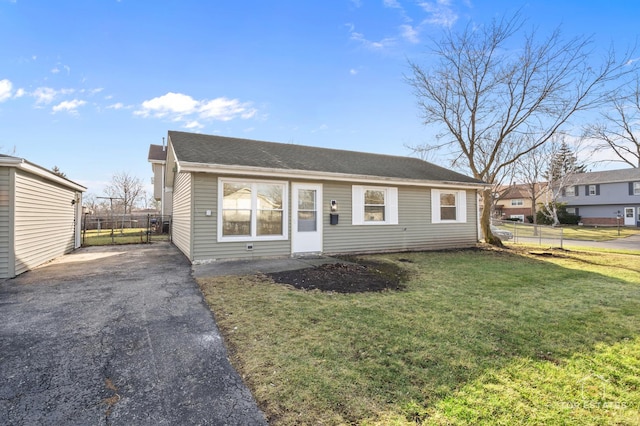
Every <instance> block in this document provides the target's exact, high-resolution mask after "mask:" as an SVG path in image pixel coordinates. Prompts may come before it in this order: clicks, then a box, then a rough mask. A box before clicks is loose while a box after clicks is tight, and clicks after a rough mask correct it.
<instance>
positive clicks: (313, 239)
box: [291, 183, 322, 254]
mask: <svg viewBox="0 0 640 426" xmlns="http://www.w3.org/2000/svg"><path fill="white" fill-rule="evenodd" d="M292 192H293V202H292V203H291V204H292V206H293V207H292V211H291V222H292V223H291V230H292V232H291V252H292V253H293V254H304V253H320V252H322V185H320V184H308V183H294V184H293V185H292Z"/></svg>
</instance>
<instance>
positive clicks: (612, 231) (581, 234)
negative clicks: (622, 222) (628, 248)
mask: <svg viewBox="0 0 640 426" xmlns="http://www.w3.org/2000/svg"><path fill="white" fill-rule="evenodd" d="M562 229H563V237H564V238H566V239H569V240H588V241H608V240H614V239H616V238H624V237H628V236H630V235H636V234H640V228H637V227H634V228H631V227H624V226H621V227H620V230H618V228H617V227H615V226H609V227H598V228H595V227H590V226H563V227H562Z"/></svg>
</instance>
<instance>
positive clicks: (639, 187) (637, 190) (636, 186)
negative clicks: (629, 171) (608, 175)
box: [633, 182, 640, 195]
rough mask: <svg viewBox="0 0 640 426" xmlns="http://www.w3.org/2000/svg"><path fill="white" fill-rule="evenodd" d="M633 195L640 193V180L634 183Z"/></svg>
mask: <svg viewBox="0 0 640 426" xmlns="http://www.w3.org/2000/svg"><path fill="white" fill-rule="evenodd" d="M633 195H640V182H634V183H633Z"/></svg>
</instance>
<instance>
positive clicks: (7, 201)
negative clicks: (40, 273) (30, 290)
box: [0, 155, 87, 278]
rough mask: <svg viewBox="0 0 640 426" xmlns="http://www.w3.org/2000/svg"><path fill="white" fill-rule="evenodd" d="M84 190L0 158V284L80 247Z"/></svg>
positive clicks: (22, 163) (41, 170)
mask: <svg viewBox="0 0 640 426" xmlns="http://www.w3.org/2000/svg"><path fill="white" fill-rule="evenodd" d="M86 190H87V188H85V187H84V186H82V185H79V184H77V183H75V182H73V181H71V180H69V179H66V178H64V177H61V176H58V175H57V174H55V173H53V172H51V171H50V170H47V169H45V168H43V167H40V166H38V165H36V164H33V163H31V162H29V161H27V160H25V159H23V158H18V157H12V156H8V155H0V278H12V277H15V276H16V275H18V274H21V273H23V272H25V271H27V270H29V269H32V268H34V267H36V266H38V265H41V264H43V263H45V262H48V261H49V260H52V259H54V258H56V257H58V256H61V255H63V254H65V253H68V252H70V251H72V250H73V249H75V248H78V247H80V244H81V239H80V237H81V222H82V220H81V217H82V193H83V192H85V191H86Z"/></svg>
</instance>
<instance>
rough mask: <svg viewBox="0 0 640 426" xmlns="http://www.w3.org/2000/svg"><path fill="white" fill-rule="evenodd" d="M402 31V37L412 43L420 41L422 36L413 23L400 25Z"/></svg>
mask: <svg viewBox="0 0 640 426" xmlns="http://www.w3.org/2000/svg"><path fill="white" fill-rule="evenodd" d="M400 32H401V34H402V37H403V38H404V39H405V40H407V41H408V42H410V43H413V44H416V43H420V37H419V33H418V30H416V29H415V28H414V27H412V26H411V25H400Z"/></svg>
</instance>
